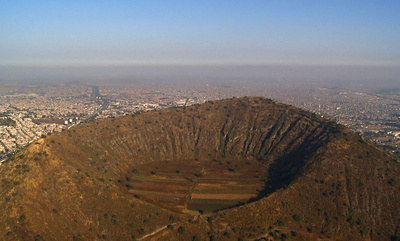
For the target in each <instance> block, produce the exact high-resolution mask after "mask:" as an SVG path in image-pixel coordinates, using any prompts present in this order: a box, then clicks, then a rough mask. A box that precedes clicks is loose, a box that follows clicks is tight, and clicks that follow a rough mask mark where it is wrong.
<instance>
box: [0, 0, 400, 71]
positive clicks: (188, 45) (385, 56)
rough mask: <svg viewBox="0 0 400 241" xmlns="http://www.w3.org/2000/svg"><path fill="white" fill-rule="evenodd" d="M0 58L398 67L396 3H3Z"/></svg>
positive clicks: (0, 3) (395, 0)
mask: <svg viewBox="0 0 400 241" xmlns="http://www.w3.org/2000/svg"><path fill="white" fill-rule="evenodd" d="M0 6H1V7H0V64H3V65H4V64H7V65H8V64H12V65H14V64H15V65H19V64H34V65H48V64H51V65H63V64H135V63H144V64H146V63H166V64H179V63H191V64H192V63H193V64H194V63H211V64H213V63H239V64H243V63H244V64H265V63H267V64H271V63H273V64H339V65H375V64H377V65H400V1H399V0H392V1H389V0H376V1H368V0H359V1H357V0H354V1H352V0H343V1H341V0H337V1H336V0H329V1H325V0H313V1H312V0H301V1H300V0H292V1H289V0H287V1H286V0H264V1H256V0H250V1H245V0H241V1H235V0H229V1H222V0H221V1H218V0H210V1H209V0H201V1H200V0H199V1H194V0H182V1H172V0H169V1H151V0H143V1H133V0H126V1H119V0H113V1H111V0H109V1H101V0H90V1H89V0H87V1H85V0H77V1H75V0H68V1H63V0H51V1H50V0H49V1H44V0H28V1H19V0H0Z"/></svg>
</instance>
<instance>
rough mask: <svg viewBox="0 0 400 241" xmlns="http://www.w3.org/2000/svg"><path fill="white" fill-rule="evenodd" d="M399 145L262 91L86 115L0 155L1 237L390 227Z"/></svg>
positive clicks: (357, 236) (234, 235) (397, 205)
mask: <svg viewBox="0 0 400 241" xmlns="http://www.w3.org/2000/svg"><path fill="white" fill-rule="evenodd" d="M399 174H400V170H399V163H398V160H396V158H395V157H394V156H392V155H390V154H388V153H387V152H385V151H384V150H383V149H381V148H380V147H378V146H377V145H375V144H374V143H372V142H370V141H368V140H365V139H364V138H363V137H361V136H359V135H358V134H356V133H354V132H353V131H350V130H349V129H347V128H345V127H344V126H342V125H338V124H336V123H334V122H332V121H330V120H327V119H323V118H321V117H319V116H316V115H314V114H311V113H309V112H306V111H302V110H300V109H297V108H294V107H291V106H288V105H284V104H281V103H278V102H275V101H273V100H269V99H265V98H260V97H245V98H234V99H226V100H220V101H215V102H212V101H211V102H207V103H205V104H201V105H193V106H188V107H179V108H169V109H164V110H160V111H151V112H145V113H141V114H136V115H130V116H124V117H118V118H110V119H105V120H98V121H94V122H89V123H85V124H82V125H79V126H76V127H74V128H71V129H69V130H66V131H64V132H62V133H53V134H51V135H48V136H47V137H46V138H42V139H40V140H38V141H36V142H34V143H32V144H31V145H29V146H28V147H27V148H25V149H24V150H22V151H20V152H19V153H18V154H17V155H15V156H14V157H12V158H11V159H10V160H8V161H7V162H6V163H4V164H3V165H2V166H1V167H0V176H1V187H0V197H1V200H0V204H1V207H2V210H1V211H0V237H2V238H3V239H4V240H35V239H37V240H102V239H106V240H135V239H136V240H238V239H241V240H260V239H281V240H287V239H291V240H397V239H398V238H399V236H400V230H399V229H400V228H399V225H400V188H399V187H400V178H399V176H400V175H399Z"/></svg>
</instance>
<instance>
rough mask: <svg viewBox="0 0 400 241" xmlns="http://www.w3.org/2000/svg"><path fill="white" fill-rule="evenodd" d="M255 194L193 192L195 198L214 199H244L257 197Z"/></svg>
mask: <svg viewBox="0 0 400 241" xmlns="http://www.w3.org/2000/svg"><path fill="white" fill-rule="evenodd" d="M255 196H256V195H254V194H198V193H193V194H192V198H194V199H209V200H210V199H213V200H242V199H250V198H252V197H255Z"/></svg>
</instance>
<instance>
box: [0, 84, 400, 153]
mask: <svg viewBox="0 0 400 241" xmlns="http://www.w3.org/2000/svg"><path fill="white" fill-rule="evenodd" d="M250 95H254V96H265V97H268V98H272V99H275V100H278V101H280V102H283V103H286V104H290V105H293V106H296V107H300V108H302V109H305V110H309V111H311V112H314V113H316V114H319V115H321V116H324V117H327V118H330V119H333V120H335V121H337V122H339V123H341V124H344V125H346V126H347V127H349V128H351V129H353V130H355V131H357V132H359V133H361V134H363V135H365V136H366V137H368V138H370V139H373V140H374V141H376V142H377V143H378V144H380V145H382V146H384V147H386V148H387V149H389V150H390V151H391V152H392V153H395V154H397V155H400V152H399V149H400V148H399V147H400V146H399V145H400V114H399V113H400V92H391V93H389V94H388V93H374V92H368V91H360V90H349V89H341V88H337V87H335V88H333V87H332V88H327V87H315V86H307V85H297V86H293V84H285V83H280V84H271V83H267V82H266V83H264V82H256V83H249V82H246V81H236V82H227V83H212V82H196V83H180V84H174V85H171V84H169V85H166V84H164V85H163V84H162V83H159V84H158V85H154V84H152V85H145V84H143V85H141V86H140V85H137V84H135V85H133V84H127V83H125V84H121V83H119V84H115V85H112V84H108V85H103V86H89V85H85V84H71V85H59V86H47V85H44V86H12V87H10V86H8V87H0V118H3V119H4V118H8V120H10V119H11V122H10V121H8V122H5V121H3V122H0V161H1V160H2V159H4V158H5V157H6V156H7V155H11V154H13V153H15V152H16V151H18V150H19V149H20V148H22V147H24V146H26V145H28V144H29V143H31V142H33V141H34V140H36V139H38V138H40V137H41V136H42V135H46V134H48V133H51V132H56V131H62V130H63V129H66V128H71V127H72V126H74V125H78V124H80V123H83V122H86V121H90V120H94V119H99V118H108V117H114V116H122V115H127V114H131V113H135V112H138V111H150V110H156V109H161V108H168V107H173V106H188V105H192V104H196V103H204V102H205V101H207V100H216V99H222V98H229V97H233V96H250Z"/></svg>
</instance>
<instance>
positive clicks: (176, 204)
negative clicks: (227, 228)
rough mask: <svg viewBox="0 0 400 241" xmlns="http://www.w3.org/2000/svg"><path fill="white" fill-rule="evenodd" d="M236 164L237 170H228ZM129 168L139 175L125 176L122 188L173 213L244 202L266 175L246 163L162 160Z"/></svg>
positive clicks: (260, 168) (260, 187)
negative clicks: (238, 167)
mask: <svg viewBox="0 0 400 241" xmlns="http://www.w3.org/2000/svg"><path fill="white" fill-rule="evenodd" d="M239 165H240V166H241V167H240V170H235V171H232V170H233V169H234V168H235V166H239ZM221 166H223V167H222V168H221ZM133 169H138V170H140V172H139V173H127V175H126V177H125V179H124V180H125V182H124V183H123V186H125V187H126V186H127V185H132V186H133V188H131V189H130V190H128V192H129V193H131V194H133V195H134V196H136V197H137V198H140V199H141V200H143V201H146V202H150V203H152V204H155V205H157V206H160V207H163V208H167V209H169V210H171V211H175V212H184V210H187V209H189V210H207V211H214V210H218V209H225V208H228V207H231V206H234V205H237V204H239V203H245V202H247V201H248V200H249V199H252V198H255V197H257V195H258V194H259V192H260V191H261V190H263V187H264V184H265V183H264V180H263V179H262V177H263V176H266V172H265V169H266V168H265V167H264V166H262V165H260V164H258V162H256V161H249V160H245V161H241V160H234V161H229V160H223V161H220V160H209V161H205V162H201V163H200V162H198V161H196V160H168V161H165V160H164V161H155V162H150V163H145V164H143V165H139V166H135V167H133V168H132V170H133ZM254 174H259V175H254Z"/></svg>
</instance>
